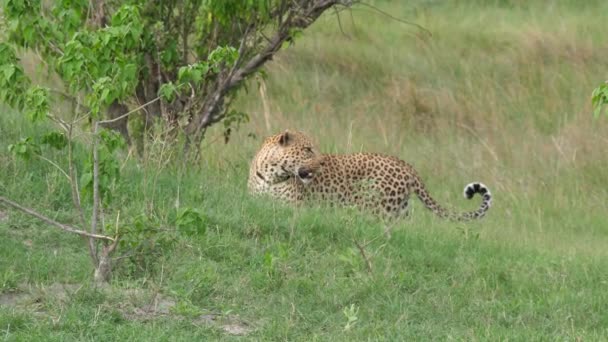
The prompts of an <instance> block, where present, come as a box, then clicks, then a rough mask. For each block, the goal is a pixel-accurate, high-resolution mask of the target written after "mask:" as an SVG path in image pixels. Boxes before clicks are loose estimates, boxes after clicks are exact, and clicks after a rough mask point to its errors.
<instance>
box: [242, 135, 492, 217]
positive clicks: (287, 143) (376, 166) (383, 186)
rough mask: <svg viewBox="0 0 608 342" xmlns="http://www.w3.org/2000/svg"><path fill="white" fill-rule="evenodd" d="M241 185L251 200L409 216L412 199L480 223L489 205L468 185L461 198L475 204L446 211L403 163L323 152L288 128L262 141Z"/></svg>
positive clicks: (485, 195)
mask: <svg viewBox="0 0 608 342" xmlns="http://www.w3.org/2000/svg"><path fill="white" fill-rule="evenodd" d="M247 187H248V190H249V193H250V194H252V195H254V196H255V195H267V196H270V197H271V198H274V199H277V200H279V201H283V202H286V203H291V204H293V203H302V202H305V201H315V200H321V201H326V202H328V203H330V204H337V205H342V206H353V207H356V208H359V209H361V210H367V211H371V212H372V213H374V214H376V215H381V216H384V217H404V216H409V208H410V197H412V195H415V196H417V197H418V199H419V200H420V201H421V202H422V203H423V204H424V206H425V207H426V208H427V209H429V210H430V211H432V212H433V213H434V214H435V215H437V216H438V217H440V218H444V219H448V220H452V221H470V220H474V219H480V218H482V217H484V216H485V214H486V212H487V211H488V210H489V209H490V207H491V205H492V194H491V193H490V189H489V188H488V187H487V186H486V185H484V184H483V183H481V182H472V183H469V184H467V185H466V186H465V187H464V197H465V198H466V199H472V198H473V197H474V196H475V194H479V195H480V196H481V204H480V206H479V207H478V208H477V209H475V210H473V211H465V212H459V211H454V210H451V209H447V208H446V207H444V206H442V205H440V204H439V203H438V202H437V201H436V200H435V199H434V198H433V197H432V196H431V195H430V193H429V191H428V190H427V188H426V186H425V185H424V183H423V181H422V178H421V177H420V176H419V175H418V173H417V171H416V170H415V169H414V167H413V166H412V165H410V164H408V163H407V162H405V161H403V160H401V159H399V158H397V157H394V156H390V155H385V154H380V153H366V152H361V153H354V154H323V153H321V152H320V151H319V150H318V148H317V147H316V144H315V143H314V141H313V140H312V138H311V137H310V136H308V135H307V134H306V133H304V132H301V131H294V130H285V131H283V132H280V133H277V134H274V135H272V136H269V137H267V138H266V139H265V140H264V141H263V143H262V146H261V148H260V149H259V150H258V152H257V153H256V154H255V156H254V157H253V159H252V161H251V163H250V168H249V178H248V181H247Z"/></svg>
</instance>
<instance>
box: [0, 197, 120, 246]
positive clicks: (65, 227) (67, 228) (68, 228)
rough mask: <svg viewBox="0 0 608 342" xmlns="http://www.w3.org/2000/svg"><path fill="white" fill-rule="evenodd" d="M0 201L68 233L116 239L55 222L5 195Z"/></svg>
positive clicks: (109, 239)
mask: <svg viewBox="0 0 608 342" xmlns="http://www.w3.org/2000/svg"><path fill="white" fill-rule="evenodd" d="M0 202H1V203H4V204H6V205H8V206H11V207H13V208H15V209H18V210H20V211H22V212H24V213H26V214H28V215H31V216H34V217H35V218H37V219H39V220H41V221H44V222H45V223H47V224H49V225H52V226H55V227H57V228H60V229H62V230H65V231H66V232H70V233H74V234H78V235H82V236H86V237H89V238H93V239H100V240H107V241H112V242H115V241H116V239H115V238H113V237H110V236H106V235H99V234H91V233H89V232H85V231H83V230H80V229H78V228H75V227H72V226H69V225H67V224H63V223H59V222H57V221H55V220H53V219H50V218H48V217H46V216H44V215H42V214H40V213H38V212H36V211H34V210H32V209H30V208H26V207H24V206H21V205H20V204H18V203H15V202H13V201H11V200H9V199H7V198H5V197H2V196H0Z"/></svg>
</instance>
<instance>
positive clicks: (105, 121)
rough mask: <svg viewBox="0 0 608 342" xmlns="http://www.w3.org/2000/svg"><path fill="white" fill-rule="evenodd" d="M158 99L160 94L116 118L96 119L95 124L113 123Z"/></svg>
mask: <svg viewBox="0 0 608 342" xmlns="http://www.w3.org/2000/svg"><path fill="white" fill-rule="evenodd" d="M158 100H160V96H158V97H156V98H154V99H152V100H150V101H148V102H146V103H144V104H143V105H141V106H139V107H137V108H135V109H133V110H131V111H129V112H127V113H125V114H123V115H121V116H119V117H116V118H114V119H110V120H103V121H97V123H96V124H97V125H105V124H109V123H113V122H116V121H119V120H121V119H124V118H126V117H127V116H129V115H131V114H133V113H135V112H137V111H139V110H140V109H142V108H144V107H147V106H149V105H151V104H153V103H154V102H156V101H158Z"/></svg>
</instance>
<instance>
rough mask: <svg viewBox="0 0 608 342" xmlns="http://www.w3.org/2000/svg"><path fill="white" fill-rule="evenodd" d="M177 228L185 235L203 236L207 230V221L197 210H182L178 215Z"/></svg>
mask: <svg viewBox="0 0 608 342" xmlns="http://www.w3.org/2000/svg"><path fill="white" fill-rule="evenodd" d="M175 226H176V227H177V229H178V231H179V232H181V233H183V234H186V235H189V236H192V235H202V234H204V233H205V231H206V230H207V219H206V218H205V216H204V215H203V214H202V213H200V212H199V211H197V210H194V209H192V208H181V209H180V210H179V211H178V213H177V217H176V219H175Z"/></svg>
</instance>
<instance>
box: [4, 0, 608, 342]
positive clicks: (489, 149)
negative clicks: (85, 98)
mask: <svg viewBox="0 0 608 342" xmlns="http://www.w3.org/2000/svg"><path fill="white" fill-rule="evenodd" d="M372 3H373V4H375V5H376V6H377V7H379V8H382V9H385V10H387V11H388V12H390V13H391V14H393V15H395V16H397V17H400V18H405V19H407V20H411V21H414V22H416V23H420V24H421V25H423V26H424V27H426V28H427V29H429V30H430V31H431V32H433V36H432V37H428V36H426V35H425V34H424V33H422V32H420V31H417V30H416V29H414V28H412V27H410V26H407V25H404V24H400V23H397V22H395V21H391V20H388V19H387V18H386V17H382V16H380V15H378V14H374V13H372V12H370V11H369V10H367V9H364V8H360V9H357V10H354V11H353V16H354V19H355V20H354V24H353V22H352V21H351V19H350V15H349V14H348V13H347V12H342V15H341V23H342V27H343V30H344V32H345V34H343V33H341V32H340V28H339V26H338V24H337V21H336V20H335V16H334V15H328V16H326V17H324V18H323V19H321V21H320V22H318V23H317V24H315V25H314V27H313V28H312V29H311V30H310V31H308V32H307V33H306V34H305V35H304V37H303V38H301V39H300V40H297V41H296V44H295V46H294V47H292V48H290V49H288V50H286V51H284V52H282V53H281V55H280V56H279V57H278V58H276V59H275V60H274V61H273V62H272V64H270V65H269V70H268V71H269V77H268V80H267V81H266V87H267V93H266V94H265V96H262V95H261V94H260V93H259V92H258V89H257V87H256V86H255V85H254V84H253V83H252V85H251V87H250V91H249V93H247V94H243V97H242V98H240V99H239V100H238V101H237V106H238V107H239V109H242V110H244V111H247V112H248V113H250V114H251V118H252V121H251V123H250V124H247V125H245V126H243V127H242V128H241V130H240V131H239V132H238V133H237V134H236V135H235V136H234V137H233V139H232V141H231V143H230V144H227V145H224V144H221V143H211V142H212V141H214V140H215V139H216V138H217V137H221V132H219V131H212V132H210V134H209V136H208V138H207V141H206V143H207V144H209V146H206V147H205V149H204V150H203V152H202V156H203V158H202V160H201V163H200V165H194V166H188V167H186V168H182V167H181V166H180V167H178V166H171V165H169V166H163V161H164V160H165V159H166V158H167V156H168V155H170V154H171V153H174V151H172V150H167V149H164V148H163V145H162V144H158V145H157V146H154V148H153V153H151V154H150V155H149V156H148V157H147V158H146V159H144V160H142V161H135V160H133V159H132V158H128V159H127V160H126V161H125V162H124V167H123V169H122V178H121V180H120V182H119V183H118V184H117V186H116V190H115V202H114V204H113V205H112V207H110V208H108V210H107V211H108V212H107V216H108V217H111V218H112V220H113V219H114V218H115V217H116V214H117V213H118V211H119V210H120V217H121V222H123V223H125V224H127V225H128V224H129V222H131V221H133V220H134V218H136V217H138V216H141V215H144V216H145V217H146V224H148V225H149V226H150V227H160V228H162V229H165V230H167V231H168V232H170V233H171V234H170V236H172V237H174V239H173V240H171V241H169V242H167V241H164V240H161V239H158V240H153V241H149V243H148V244H147V245H146V246H145V251H146V253H145V254H143V255H138V256H136V257H133V258H126V259H123V260H122V262H121V263H120V264H118V266H117V268H116V270H115V275H114V279H113V280H112V284H111V288H109V289H95V288H92V287H90V286H89V285H88V284H89V283H90V280H91V278H92V274H91V266H90V261H89V260H88V257H87V254H86V249H85V246H84V244H83V242H82V240H81V239H79V238H77V237H75V236H70V235H66V234H64V233H63V232H61V231H57V230H56V229H55V228H51V227H47V226H45V225H44V224H42V223H40V222H39V221H36V220H34V219H32V218H30V217H27V216H24V215H22V214H20V213H18V212H15V211H12V210H8V209H6V208H0V211H1V213H3V214H5V215H8V218H6V219H3V218H2V217H3V216H2V215H0V296H3V297H0V298H4V300H7V299H6V298H9V296H10V295H22V294H24V293H26V294H28V293H29V294H34V295H28V297H26V300H22V301H20V302H19V303H18V305H4V306H0V336H2V338H5V339H6V340H28V341H33V340H61V341H66V340H79V341H81V340H142V341H148V340H231V339H247V340H249V339H252V340H263V341H266V340H290V341H293V340H302V341H311V340H320V341H327V340H339V341H342V340H343V341H352V340H389V341H395V340H431V339H434V340H450V339H453V340H522V341H529V340H576V339H580V340H605V339H606V338H608V314H607V312H608V276H607V274H608V273H606V270H607V269H608V248H606V246H608V217H607V216H606V213H607V212H608V188H606V186H605V184H607V183H608V173H607V172H606V171H605V170H606V169H607V167H608V156H607V154H606V152H605V151H606V148H608V140H607V139H608V138H607V137H608V121H607V120H605V118H601V119H598V120H594V119H593V118H592V115H591V108H590V105H589V102H590V93H591V90H592V89H593V88H594V87H595V86H597V85H598V84H600V83H601V82H603V81H604V80H605V78H606V70H608V61H607V60H606V58H605V56H606V55H607V53H608V45H607V43H606V42H607V39H606V35H605V33H604V32H605V31H606V22H608V15H607V14H606V13H608V4H606V3H605V2H601V1H589V2H585V3H584V4H582V3H581V2H574V1H553V2H540V1H539V2H528V1H467V2H460V1H451V2H446V3H442V2H423V1H418V2H413V5H407V6H406V5H399V2H388V1H375V2H372ZM263 101H266V105H267V108H268V111H267V112H266V109H265V107H264V105H263ZM2 112H3V114H2V115H0V194H1V195H3V196H7V197H9V198H12V199H14V200H16V201H19V202H21V203H24V204H26V205H28V206H30V207H33V208H36V209H38V210H40V211H43V212H45V213H46V214H47V215H49V216H51V217H53V218H56V219H57V220H60V221H63V222H68V223H73V224H77V223H76V222H75V217H76V215H75V213H74V212H73V210H72V208H71V207H70V205H69V202H70V194H69V189H68V188H67V187H66V181H65V179H64V178H63V177H62V176H61V174H60V173H59V172H58V171H57V170H55V169H54V168H53V167H52V166H50V165H48V164H47V163H45V162H44V161H41V160H38V159H33V160H30V161H28V162H23V161H20V160H16V159H13V157H12V156H10V155H9V154H8V153H7V151H6V148H5V146H6V145H8V144H10V143H12V142H14V141H16V140H18V139H19V138H20V137H24V136H29V135H35V134H38V133H39V132H41V131H43V130H44V129H45V128H44V127H40V126H36V127H33V126H31V125H30V124H29V123H28V122H27V121H26V120H25V119H23V118H22V117H21V116H20V115H18V114H16V113H13V112H10V111H7V110H3V111H2ZM266 116H268V117H270V118H271V121H270V122H268V123H266V121H265V117H266ZM285 128H292V129H301V130H304V131H307V132H309V133H310V134H312V135H314V137H315V138H316V140H317V141H318V143H319V145H320V147H321V149H322V150H323V151H326V152H340V153H343V152H353V151H360V150H365V151H375V152H384V153H388V154H392V155H396V156H399V157H401V158H403V159H405V160H407V161H408V162H410V163H412V164H413V165H415V166H416V168H417V169H418V171H419V173H420V174H421V175H422V176H423V178H424V179H425V181H426V183H427V186H428V187H429V189H430V191H431V192H432V193H433V194H434V196H435V197H436V198H437V199H438V200H439V201H440V202H441V203H446V204H448V205H450V206H453V207H455V208H459V209H462V210H464V209H471V208H474V207H475V205H476V202H475V203H466V202H465V200H463V199H462V196H461V195H460V193H461V190H462V187H463V186H464V185H465V184H466V183H468V182H470V181H474V180H479V181H483V182H484V183H486V184H487V185H488V186H489V187H490V188H491V190H492V192H493V194H494V196H495V200H494V206H493V207H492V209H491V212H490V213H489V214H488V216H487V217H486V218H484V219H483V220H482V221H480V222H474V223H471V224H466V225H464V224H456V223H450V222H444V221H441V220H439V219H436V218H435V217H432V215H431V214H430V213H429V212H428V211H426V210H425V209H423V208H422V206H421V205H420V203H418V202H415V203H414V209H413V213H412V217H411V218H409V219H406V220H403V221H401V222H399V223H397V224H396V225H395V226H394V227H392V234H391V235H390V238H389V237H387V236H386V235H385V234H384V231H385V229H386V226H385V225H384V224H383V223H382V222H379V221H377V220H375V219H374V218H372V217H368V216H366V215H364V214H359V213H355V212H352V211H350V210H347V209H339V208H327V207H325V206H322V205H320V206H318V207H304V208H291V207H287V206H283V205H281V204H279V203H274V202H271V201H265V200H260V199H252V198H250V197H249V196H248V195H247V194H246V191H245V185H246V177H247V170H248V162H249V160H250V158H251V157H252V155H253V153H254V152H255V150H256V149H257V148H258V146H259V144H260V138H261V137H263V136H265V135H267V134H269V133H274V132H276V131H278V130H282V129H285ZM249 133H254V134H255V135H256V136H257V137H258V138H257V139H253V138H251V137H248V134H249ZM85 152H86V150H85V149H84V148H81V147H79V149H78V155H79V158H80V160H84V158H85ZM49 157H50V158H51V159H54V160H58V161H59V162H60V163H61V162H63V161H64V158H65V156H62V155H61V154H60V153H57V152H55V154H54V155H53V154H52V155H51V156H49ZM123 157H125V158H126V154H125V155H124V156H123ZM173 158H177V157H176V156H175V155H173ZM62 165H63V164H62ZM180 165H181V164H180ZM176 203H179V206H180V207H191V208H196V209H198V210H200V212H202V213H203V214H204V216H205V219H206V231H205V232H204V233H202V234H194V235H184V234H179V233H174V229H175V228H174V227H173V226H172V223H171V222H172V219H171V218H172V217H173V216H174V215H175V206H176ZM356 243H358V244H362V245H363V244H367V243H368V244H367V245H366V247H365V251H366V255H367V256H368V257H369V258H370V263H371V268H372V271H371V272H369V270H368V266H367V264H366V262H365V260H364V259H363V258H362V256H361V255H360V251H359V249H358V248H357V245H356ZM56 284H75V286H74V285H70V286H74V287H70V288H71V289H72V292H70V295H69V296H67V297H65V296H63V297H62V296H60V293H58V292H55V291H51V290H49V289H51V288H53V286H56ZM80 285H82V286H80ZM134 291H135V292H137V291H140V292H141V293H142V295H140V296H135V295H132V293H133V292H134ZM40 293H42V294H40ZM137 293H139V292H137ZM154 294H161V295H162V296H164V297H165V298H170V299H171V300H172V301H174V302H175V303H176V305H175V306H174V307H173V308H172V309H171V312H170V313H169V314H167V315H160V316H158V317H153V318H151V319H148V320H142V319H131V318H130V317H129V316H128V313H130V312H132V311H133V310H134V308H136V307H141V306H142V305H144V304H148V303H150V302H151V301H152V298H153V297H154ZM0 303H2V299H0ZM351 305H352V308H353V309H354V310H355V311H356V317H357V320H356V323H355V324H354V326H352V327H350V328H349V329H347V330H345V327H346V326H347V322H348V318H347V315H346V314H345V313H344V310H345V309H347V308H350V307H351ZM209 313H213V314H216V315H218V317H219V318H218V319H220V320H222V319H223V320H226V321H229V320H231V319H232V320H237V321H238V322H240V323H241V324H246V325H247V326H248V327H250V328H252V329H253V331H252V332H250V333H249V334H248V335H246V336H244V337H238V336H232V335H230V334H227V333H226V332H224V331H223V330H222V325H221V324H203V323H201V322H200V320H198V318H197V317H199V316H200V315H201V314H203V315H204V314H209Z"/></svg>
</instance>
